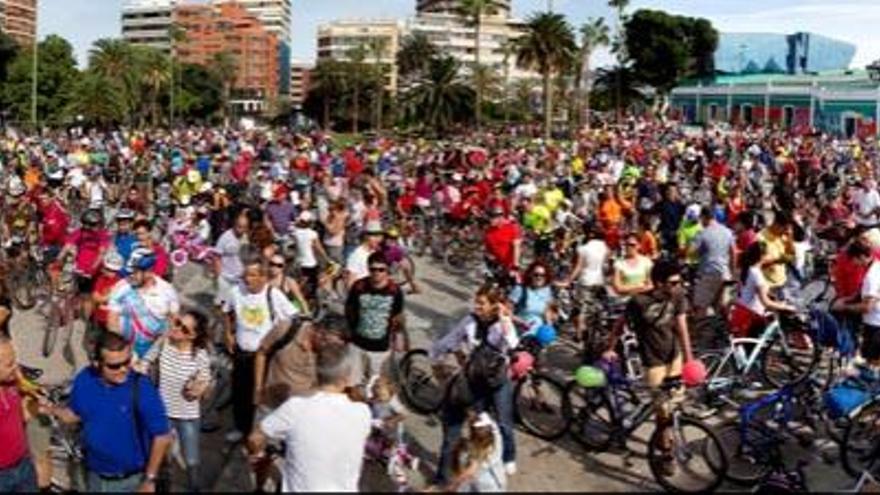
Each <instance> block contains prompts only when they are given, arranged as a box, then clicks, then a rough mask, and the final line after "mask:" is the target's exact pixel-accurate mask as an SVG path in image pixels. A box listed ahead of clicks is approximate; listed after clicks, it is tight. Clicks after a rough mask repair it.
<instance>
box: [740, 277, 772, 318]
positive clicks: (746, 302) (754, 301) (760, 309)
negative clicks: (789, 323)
mask: <svg viewBox="0 0 880 495" xmlns="http://www.w3.org/2000/svg"><path fill="white" fill-rule="evenodd" d="M762 287H767V279H766V278H764V273H763V272H762V271H761V268H760V267H758V266H753V267H751V268H749V274H748V276H747V277H746V283H745V284H744V285H743V286H742V288H741V289H740V292H739V299H738V301H737V302H739V304H741V305H743V306H745V307H747V308H749V309H750V310H751V311H752V312H753V313H755V314H757V315H763V314H764V312H765V311H766V308H764V303H762V302H761V297H760V296H759V295H758V294H759V291H760V290H761V288H762Z"/></svg>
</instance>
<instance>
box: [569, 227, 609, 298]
mask: <svg viewBox="0 0 880 495" xmlns="http://www.w3.org/2000/svg"><path fill="white" fill-rule="evenodd" d="M577 255H578V257H579V258H580V261H581V264H582V266H583V269H582V270H581V273H580V277H579V279H578V283H580V284H581V285H583V286H584V287H595V286H598V285H605V263H606V262H607V261H608V245H607V244H605V242H604V241H602V240H599V239H592V240H590V241H589V242H587V243H586V244H584V245H582V246H580V247H578V248H577Z"/></svg>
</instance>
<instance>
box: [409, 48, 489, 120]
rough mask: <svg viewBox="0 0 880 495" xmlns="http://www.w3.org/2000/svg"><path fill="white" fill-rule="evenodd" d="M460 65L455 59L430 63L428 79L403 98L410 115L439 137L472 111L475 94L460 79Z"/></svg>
mask: <svg viewBox="0 0 880 495" xmlns="http://www.w3.org/2000/svg"><path fill="white" fill-rule="evenodd" d="M460 68H461V64H460V63H459V62H458V61H456V60H455V59H453V58H452V57H449V56H447V57H443V58H435V59H432V60H431V61H430V64H429V67H428V71H427V73H426V74H425V77H424V78H422V79H421V80H420V81H419V82H418V83H417V84H415V85H414V86H413V87H412V88H410V89H409V90H408V91H407V92H406V93H405V94H404V95H403V96H404V101H405V103H406V108H407V115H408V116H409V117H410V118H411V119H413V120H416V121H418V122H421V123H422V124H425V125H428V126H430V127H431V128H432V129H434V131H435V132H436V133H437V134H438V135H442V133H443V131H445V130H446V129H448V128H449V127H450V126H451V125H453V124H454V123H457V122H462V121H465V120H467V118H468V116H469V115H470V113H471V112H472V110H473V105H474V98H475V94H474V90H473V88H472V87H471V86H470V85H469V84H468V83H467V82H466V81H465V80H463V79H462V77H461V76H460V75H459V70H460Z"/></svg>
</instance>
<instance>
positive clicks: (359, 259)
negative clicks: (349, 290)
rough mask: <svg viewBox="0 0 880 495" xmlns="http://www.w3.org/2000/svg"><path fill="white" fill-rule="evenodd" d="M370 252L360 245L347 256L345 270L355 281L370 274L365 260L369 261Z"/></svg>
mask: <svg viewBox="0 0 880 495" xmlns="http://www.w3.org/2000/svg"><path fill="white" fill-rule="evenodd" d="M371 254H372V251H370V249H369V248H368V247H367V246H365V245H363V244H361V245H360V246H358V247H356V248H355V250H354V251H352V252H351V254H349V255H348V259H347V260H346V262H345V269H346V270H347V271H348V272H349V273H351V274H352V276H353V277H354V278H355V279H361V278H364V277H366V276H368V275H369V274H370V267H369V266H367V259H369V257H370V255H371Z"/></svg>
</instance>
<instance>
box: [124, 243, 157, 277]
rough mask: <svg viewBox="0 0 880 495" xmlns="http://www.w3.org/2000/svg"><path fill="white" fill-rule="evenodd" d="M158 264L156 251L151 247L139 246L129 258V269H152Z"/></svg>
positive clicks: (131, 270)
mask: <svg viewBox="0 0 880 495" xmlns="http://www.w3.org/2000/svg"><path fill="white" fill-rule="evenodd" d="M154 266H156V253H155V252H154V251H153V250H152V249H149V248H144V247H139V248H137V249H135V250H134V252H133V253H131V256H130V257H129V258H128V266H127V268H128V271H130V272H133V271H135V270H142V271H146V270H151V269H152V268H153V267H154Z"/></svg>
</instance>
